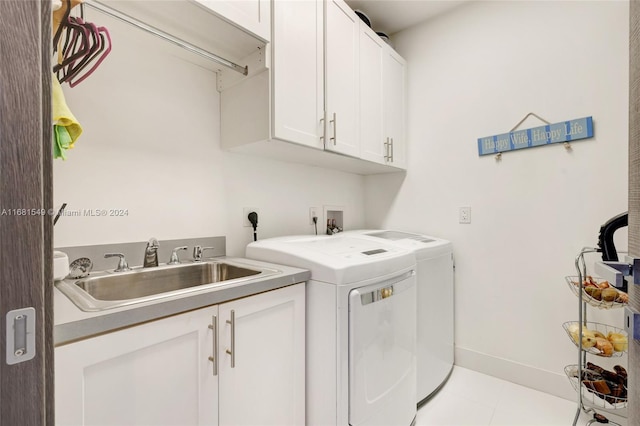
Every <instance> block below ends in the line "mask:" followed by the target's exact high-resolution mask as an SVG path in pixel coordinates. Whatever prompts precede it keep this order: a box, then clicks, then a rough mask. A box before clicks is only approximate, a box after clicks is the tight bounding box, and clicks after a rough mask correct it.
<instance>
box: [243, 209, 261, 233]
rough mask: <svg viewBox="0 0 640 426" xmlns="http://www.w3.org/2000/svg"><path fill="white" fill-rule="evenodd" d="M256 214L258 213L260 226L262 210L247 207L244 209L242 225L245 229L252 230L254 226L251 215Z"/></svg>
mask: <svg viewBox="0 0 640 426" xmlns="http://www.w3.org/2000/svg"><path fill="white" fill-rule="evenodd" d="M251 212H256V213H258V225H260V209H259V208H257V207H245V208H244V209H242V223H243V226H244V227H245V228H247V227H248V228H252V227H253V225H252V224H251V222H249V217H248V216H249V213H251Z"/></svg>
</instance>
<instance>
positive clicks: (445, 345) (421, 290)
mask: <svg viewBox="0 0 640 426" xmlns="http://www.w3.org/2000/svg"><path fill="white" fill-rule="evenodd" d="M343 235H345V236H348V235H365V236H368V237H371V238H376V239H382V240H383V241H385V242H387V243H391V244H394V245H396V246H398V247H402V248H405V249H407V250H410V251H413V252H414V253H415V255H416V261H417V268H416V273H417V275H416V279H417V283H418V288H417V294H418V296H417V301H418V312H417V317H418V325H417V333H418V335H417V339H418V340H417V348H418V349H417V364H416V371H417V380H418V382H417V386H418V387H417V403H418V404H420V403H422V402H424V401H425V400H426V399H428V398H429V396H431V394H433V393H434V392H435V391H436V390H438V389H439V388H440V386H442V385H443V384H444V382H445V381H446V380H447V378H448V377H449V374H450V373H451V369H452V368H453V353H454V348H453V338H454V326H453V247H452V245H451V242H449V241H447V240H443V239H441V238H436V237H431V236H427V235H420V234H413V233H408V232H401V231H389V230H357V231H348V232H345V233H344V234H343Z"/></svg>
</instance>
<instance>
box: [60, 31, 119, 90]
mask: <svg viewBox="0 0 640 426" xmlns="http://www.w3.org/2000/svg"><path fill="white" fill-rule="evenodd" d="M98 29H99V30H100V29H101V30H104V31H101V33H100V37H101V39H102V49H100V52H98V54H99V55H100V56H99V57H98V60H97V61H96V63H95V64H94V65H93V66H92V67H91V68H90V69H89V70H88V71H87V72H85V73H84V74H83V75H82V76H81V77H79V78H78V79H77V80H75V81H74V80H73V79H74V78H75V77H77V76H78V75H80V71H82V70H79V71H78V72H77V73H75V74H74V75H73V76H72V77H71V78H70V79H69V86H71V87H75V86H77V85H78V84H80V83H82V82H83V81H84V80H85V79H86V78H87V77H89V76H90V75H91V74H92V73H93V72H94V71H95V70H96V68H98V67H99V66H100V64H101V63H102V61H104V60H105V58H106V57H107V55H108V54H109V53H110V52H111V36H110V35H109V31H107V29H106V28H104V27H99V28H98ZM105 37H106V41H108V43H105ZM104 46H106V49H105V48H104ZM95 57H97V56H94V57H93V58H91V60H90V61H89V62H88V63H87V64H89V63H90V62H91V61H93V59H94V58H95ZM84 68H86V66H85V67H83V69H84Z"/></svg>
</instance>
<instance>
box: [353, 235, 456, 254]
mask: <svg viewBox="0 0 640 426" xmlns="http://www.w3.org/2000/svg"><path fill="white" fill-rule="evenodd" d="M345 234H346V235H361V236H365V237H369V238H380V239H382V240H387V241H389V244H393V245H395V246H397V247H401V248H404V249H407V250H410V251H413V252H415V254H416V256H417V257H418V259H425V258H431V257H437V256H442V255H444V254H450V253H451V252H452V251H453V246H452V244H451V242H450V241H447V240H443V239H442V238H438V237H432V236H429V235H422V234H414V233H411V232H404V231H392V230H386V229H361V230H355V231H347V232H346V233H345Z"/></svg>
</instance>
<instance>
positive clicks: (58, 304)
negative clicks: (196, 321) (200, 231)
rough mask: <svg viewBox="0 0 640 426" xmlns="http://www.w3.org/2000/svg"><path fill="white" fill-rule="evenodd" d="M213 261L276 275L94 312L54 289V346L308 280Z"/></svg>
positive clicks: (288, 272) (289, 272) (303, 274)
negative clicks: (77, 304) (78, 305)
mask: <svg viewBox="0 0 640 426" xmlns="http://www.w3.org/2000/svg"><path fill="white" fill-rule="evenodd" d="M215 260H225V261H226V260H229V261H233V262H235V263H242V264H246V265H247V266H254V267H258V268H270V269H277V270H278V271H280V273H278V274H274V275H268V276H265V277H260V278H255V279H249V280H246V281H242V282H237V283H230V284H228V285H223V286H218V287H214V288H208V289H202V290H196V291H190V292H188V293H185V294H179V295H173V296H169V297H165V298H162V299H158V300H154V301H148V302H142V303H137V304H133V305H129V306H124V307H119V308H113V309H106V310H103V311H98V312H85V311H82V310H81V309H80V308H78V307H77V306H76V305H75V304H74V303H73V302H72V301H71V300H69V298H67V296H66V295H65V294H63V293H62V292H61V291H60V290H59V289H58V288H57V287H55V286H54V290H53V307H54V309H53V311H54V330H53V336H54V344H55V345H56V346H59V345H63V344H66V343H70V342H72V341H75V340H80V339H84V338H87V337H90V336H94V335H97V334H101V333H105V332H109V331H113V330H117V329H119V328H124V327H129V326H132V325H135V324H139V323H142V322H146V321H151V320H155V319H158V318H162V317H167V316H171V315H175V314H179V313H181V312H186V311H190V310H193V309H198V308H203V307H206V306H211V305H216V304H219V303H224V302H227V301H229V300H233V299H238V298H241V297H246V296H251V295H254V294H258V293H262V292H265V291H270V290H275V289H277V288H281V287H286V286H289V285H292V284H297V283H300V282H305V281H308V280H309V278H310V276H311V273H310V272H309V271H307V270H305V269H300V268H293V267H290V266H284V265H278V264H274V263H267V262H260V261H257V260H251V259H243V258H231V257H220V258H215Z"/></svg>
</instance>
